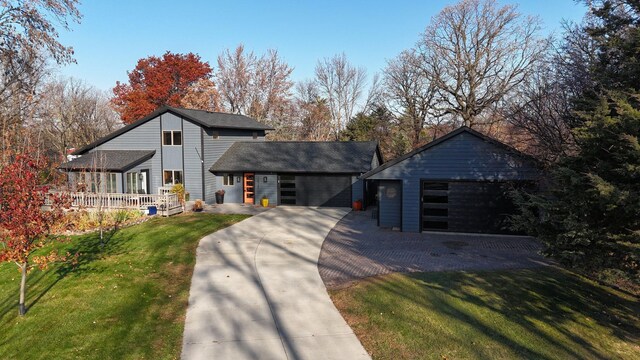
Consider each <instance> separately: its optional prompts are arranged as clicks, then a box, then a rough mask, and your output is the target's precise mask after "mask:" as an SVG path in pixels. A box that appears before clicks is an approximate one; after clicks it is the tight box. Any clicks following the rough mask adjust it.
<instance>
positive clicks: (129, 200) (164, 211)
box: [45, 192, 182, 216]
mask: <svg viewBox="0 0 640 360" xmlns="http://www.w3.org/2000/svg"><path fill="white" fill-rule="evenodd" d="M63 193H64V194H66V195H67V196H69V197H70V200H71V207H74V208H86V209H100V208H101V209H105V210H108V209H146V208H148V207H149V206H156V207H157V209H158V214H160V215H164V216H169V215H173V214H178V213H181V212H182V204H180V200H179V199H178V195H177V194H174V193H166V194H162V195H157V194H120V193H89V192H63ZM50 205H52V199H51V197H50V196H47V197H46V199H45V206H50Z"/></svg>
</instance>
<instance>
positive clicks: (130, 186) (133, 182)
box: [127, 172, 138, 194]
mask: <svg viewBox="0 0 640 360" xmlns="http://www.w3.org/2000/svg"><path fill="white" fill-rule="evenodd" d="M137 192H138V173H137V172H128V173H127V193H129V194H136V193H137Z"/></svg>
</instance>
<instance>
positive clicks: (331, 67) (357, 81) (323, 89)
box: [315, 53, 367, 139]
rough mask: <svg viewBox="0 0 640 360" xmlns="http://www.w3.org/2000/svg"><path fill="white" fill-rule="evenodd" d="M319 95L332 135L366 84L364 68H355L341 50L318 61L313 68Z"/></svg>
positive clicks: (343, 123) (337, 132)
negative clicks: (331, 125)
mask: <svg viewBox="0 0 640 360" xmlns="http://www.w3.org/2000/svg"><path fill="white" fill-rule="evenodd" d="M315 73H316V82H317V84H318V88H319V91H320V95H321V96H322V97H323V98H325V99H326V100H327V104H328V106H329V110H330V113H331V120H332V122H333V132H334V136H335V139H338V138H339V136H340V131H342V130H343V129H344V127H345V126H346V124H347V122H348V121H349V119H351V117H352V116H353V115H354V114H355V109H356V107H357V105H358V101H359V100H360V98H361V97H362V92H363V90H364V88H365V86H366V79H367V75H366V71H365V70H364V68H356V67H354V66H353V65H351V63H349V61H348V60H347V56H346V55H345V54H344V53H342V54H340V55H335V56H333V57H331V58H325V59H323V60H321V61H318V64H317V65H316V69H315Z"/></svg>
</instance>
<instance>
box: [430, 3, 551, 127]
mask: <svg viewBox="0 0 640 360" xmlns="http://www.w3.org/2000/svg"><path fill="white" fill-rule="evenodd" d="M539 30H540V20H539V19H537V18H533V17H523V16H521V15H520V14H519V13H518V12H517V9H516V7H515V6H513V5H506V6H502V7H498V5H497V3H496V1H495V0H462V1H461V2H459V3H457V4H456V5H452V6H448V7H446V8H445V9H443V10H442V11H441V12H440V13H439V14H438V15H437V16H435V17H434V18H433V19H432V21H431V23H430V25H429V26H428V27H427V29H426V30H425V32H424V35H423V36H422V38H421V39H420V41H419V42H418V52H419V55H420V58H421V65H420V67H421V69H422V71H423V72H424V74H425V76H426V77H427V79H428V80H429V81H430V82H432V83H433V86H435V87H436V88H437V94H438V99H437V106H436V108H437V109H438V110H440V111H442V113H443V114H450V115H452V116H454V117H455V118H457V119H461V120H462V121H463V123H464V124H465V125H467V126H474V125H476V120H477V118H478V116H479V115H481V114H482V113H483V111H485V110H486V109H488V108H490V107H491V106H492V105H494V104H496V103H497V102H499V101H501V100H502V99H503V98H504V97H505V96H506V95H507V94H509V93H511V92H512V91H513V90H514V89H515V88H516V87H517V86H518V85H520V84H521V83H522V81H524V79H526V78H527V76H529V75H530V74H531V71H532V69H533V68H534V67H535V65H536V63H537V62H538V61H540V59H541V57H542V56H543V55H544V53H545V50H546V48H547V43H548V42H547V41H546V40H544V39H540V38H539V37H538V33H539Z"/></svg>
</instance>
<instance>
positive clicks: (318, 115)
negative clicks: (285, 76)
mask: <svg viewBox="0 0 640 360" xmlns="http://www.w3.org/2000/svg"><path fill="white" fill-rule="evenodd" d="M295 90H296V105H297V106H296V107H297V112H296V113H297V117H298V118H299V119H300V123H299V125H298V127H297V134H298V137H299V138H300V139H301V140H310V141H326V140H329V139H331V138H332V135H333V128H332V126H331V112H330V110H329V106H328V105H327V100H326V99H324V98H322V97H321V96H320V94H319V90H318V85H317V84H316V82H314V81H310V80H306V81H301V82H299V83H297V84H296V87H295Z"/></svg>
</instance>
